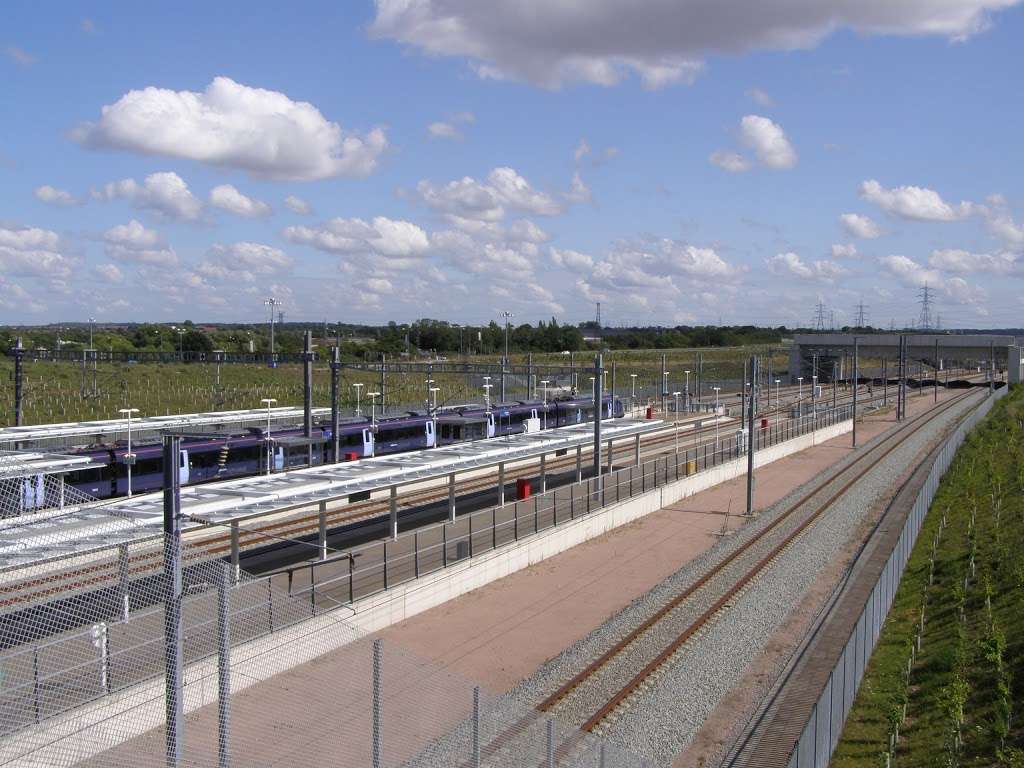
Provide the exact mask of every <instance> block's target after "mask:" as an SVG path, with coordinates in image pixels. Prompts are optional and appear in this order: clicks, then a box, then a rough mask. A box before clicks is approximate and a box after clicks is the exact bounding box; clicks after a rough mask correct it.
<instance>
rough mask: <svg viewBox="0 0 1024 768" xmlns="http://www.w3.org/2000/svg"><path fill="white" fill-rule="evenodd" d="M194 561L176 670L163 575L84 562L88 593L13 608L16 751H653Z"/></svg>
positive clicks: (18, 757)
mask: <svg viewBox="0 0 1024 768" xmlns="http://www.w3.org/2000/svg"><path fill="white" fill-rule="evenodd" d="M156 554H157V555H158V556H160V557H162V556H163V555H164V553H163V551H162V549H161V548H159V547H158V548H157V550H156ZM183 560H184V562H185V567H184V568H183V570H182V594H183V598H182V599H181V603H180V606H181V617H182V622H181V626H182V630H181V645H180V647H181V653H182V664H181V666H180V670H181V672H180V683H178V684H176V685H170V686H169V685H168V684H167V680H168V671H169V668H170V667H169V661H168V660H169V659H171V658H173V656H174V654H173V652H169V649H173V648H174V645H173V644H168V643H167V642H166V638H167V637H168V635H167V632H168V625H167V624H166V623H165V622H167V620H168V618H167V617H168V612H167V611H165V605H171V603H169V602H168V600H169V594H171V593H170V592H169V591H168V587H169V580H168V579H165V578H164V574H163V572H160V573H159V574H158V575H157V576H155V577H154V576H153V575H152V574H148V575H145V576H143V577H141V578H139V579H135V578H132V580H131V582H130V589H129V591H128V592H127V593H126V595H122V594H120V593H119V592H118V589H119V587H118V585H117V584H116V583H114V584H106V583H100V584H96V585H90V586H88V587H86V586H85V582H87V581H88V579H89V575H88V573H89V572H88V570H87V569H81V568H78V570H77V571H76V572H77V574H78V576H77V578H78V579H79V581H80V582H81V583H80V584H79V587H80V592H79V594H78V596H77V599H76V600H75V601H74V603H72V602H69V601H66V600H53V599H50V598H46V599H41V600H39V601H38V602H37V603H35V604H34V605H32V606H31V607H30V608H21V609H20V610H18V611H15V612H8V613H5V614H4V615H3V616H2V618H0V649H2V650H0V680H2V685H0V765H7V764H16V765H19V766H22V765H24V766H47V767H49V766H70V765H83V766H97V768H98V767H99V766H104V767H110V766H112V767H114V768H120V767H123V768H129V766H131V767H133V768H135V767H139V768H150V767H152V768H157V766H159V767H160V768H170V767H174V768H177V767H179V766H180V767H182V768H184V767H185V766H218V768H227V766H246V768H248V767H249V766H271V765H332V766H352V767H353V768H355V767H358V768H365V766H373V767H374V768H383V767H384V766H399V765H407V766H422V768H435V767H436V768H441V767H442V766H445V767H447V766H453V765H467V766H474V765H481V764H486V765H488V766H531V768H532V767H533V766H538V765H544V764H545V763H544V760H545V759H546V756H548V755H550V754H551V751H552V746H551V745H552V744H554V745H556V746H557V745H560V744H562V743H564V742H567V741H571V742H572V743H573V744H575V745H576V747H575V748H574V750H573V754H572V755H571V756H570V759H569V760H565V761H563V760H561V758H560V762H559V764H560V765H574V766H593V768H597V766H609V767H611V766H614V767H615V768H620V767H621V768H634V767H636V768H640V767H641V766H644V765H645V763H643V762H642V761H641V760H640V759H638V758H636V757H635V756H633V755H631V754H629V753H627V752H625V751H623V750H620V749H618V748H615V747H612V746H611V745H608V744H606V743H604V742H603V741H602V740H601V739H599V738H597V737H594V736H591V735H589V734H579V733H569V732H568V731H567V729H565V727H564V726H562V725H560V724H557V723H555V722H554V721H552V720H550V719H548V718H547V717H545V716H544V715H542V714H540V713H538V712H535V711H533V710H531V709H530V708H529V707H527V706H525V705H523V704H521V703H519V702H518V701H516V700H515V699H513V698H511V697H509V696H500V695H493V694H490V693H487V692H485V691H483V690H482V689H481V688H480V687H479V686H476V685H474V684H473V683H472V682H470V681H468V680H464V679H462V678H460V677H459V676H458V675H454V674H452V673H450V672H449V671H448V670H446V669H443V668H441V667H440V666H438V665H436V664H433V663H431V662H427V661H425V660H423V659H421V658H417V657H415V656H413V655H411V654H408V653H406V652H404V651H403V650H401V649H399V648H397V647H395V646H393V645H390V644H384V643H382V642H381V641H380V640H376V641H373V640H371V639H370V638H368V637H365V636H363V635H361V634H360V633H359V632H358V631H357V630H356V629H354V628H353V627H352V626H351V625H349V624H348V623H347V622H346V621H345V620H344V618H343V617H344V611H343V610H341V611H339V610H326V609H325V608H324V607H323V605H321V609H320V610H318V611H317V612H316V614H315V615H314V614H313V612H312V611H311V610H310V606H309V604H308V603H307V602H305V601H302V600H298V599H296V598H290V597H289V596H288V595H286V594H284V593H282V592H281V591H279V590H277V589H276V587H275V586H274V584H273V583H272V582H271V581H270V580H268V579H264V578H255V577H252V576H249V575H247V574H245V573H244V572H243V573H241V574H235V573H234V572H233V571H232V569H231V568H230V566H229V565H228V564H226V563H224V562H222V561H219V560H215V561H210V560H205V561H204V560H201V559H200V553H198V552H195V551H191V550H190V549H188V548H187V546H186V549H185V552H184V553H183ZM80 565H81V564H79V566H80ZM147 571H148V569H147ZM36 575H38V574H36ZM65 575H67V574H65ZM126 596H127V599H124V598H125V597H126ZM51 597H52V596H51ZM335 607H337V606H335ZM170 615H172V616H173V613H171V614H170ZM86 616H88V619H84V617H86ZM100 617H102V618H100ZM87 621H91V622H92V623H91V624H90V623H85V622H87ZM83 624H84V625H83ZM170 679H171V680H174V679H175V678H174V677H173V676H171V677H170ZM499 734H501V735H502V738H503V741H502V742H501V743H499V742H498V741H497V739H498V735H499ZM508 734H512V736H509V735H508ZM513 741H514V748H513V743H512V742H513ZM481 760H484V761H486V762H485V763H481Z"/></svg>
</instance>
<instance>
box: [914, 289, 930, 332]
mask: <svg viewBox="0 0 1024 768" xmlns="http://www.w3.org/2000/svg"><path fill="white" fill-rule="evenodd" d="M933 295H934V291H933V290H932V289H931V288H929V287H928V283H925V284H924V286H923V287H922V288H921V290H920V291H919V292H918V296H919V297H920V298H919V299H918V303H920V305H921V314H920V315H919V316H918V319H917V326H918V328H920V329H921V330H922V331H929V330H931V328H932V296H933Z"/></svg>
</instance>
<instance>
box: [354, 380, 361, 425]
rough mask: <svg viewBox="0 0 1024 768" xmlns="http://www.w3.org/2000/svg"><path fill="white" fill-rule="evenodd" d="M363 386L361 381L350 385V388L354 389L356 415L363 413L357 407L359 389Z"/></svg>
mask: <svg viewBox="0 0 1024 768" xmlns="http://www.w3.org/2000/svg"><path fill="white" fill-rule="evenodd" d="M363 386H364V385H363V384H362V382H360V383H357V384H353V385H352V388H353V389H355V391H356V416H357V417H359V416H362V415H363V412H362V411H361V410H360V409H359V390H361V389H362V388H363Z"/></svg>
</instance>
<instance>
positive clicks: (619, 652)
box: [485, 392, 971, 762]
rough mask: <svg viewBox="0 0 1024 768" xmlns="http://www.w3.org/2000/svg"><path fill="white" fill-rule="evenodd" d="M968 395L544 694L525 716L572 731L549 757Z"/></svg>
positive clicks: (860, 462)
mask: <svg viewBox="0 0 1024 768" xmlns="http://www.w3.org/2000/svg"><path fill="white" fill-rule="evenodd" d="M970 394H971V393H970V392H966V393H964V394H962V395H958V396H956V397H954V398H952V399H950V400H947V401H946V402H945V403H942V404H941V405H939V406H938V407H936V408H934V409H932V410H930V411H928V412H927V413H925V414H922V415H920V416H917V417H915V418H913V419H911V420H910V421H908V422H906V423H905V424H904V425H903V426H901V427H898V428H897V429H896V430H894V431H893V432H891V433H890V434H889V435H886V436H884V437H883V438H882V439H881V440H880V441H878V442H877V443H875V444H874V445H872V446H871V447H869V448H868V449H867V450H866V451H865V453H864V454H862V455H861V456H859V457H857V458H856V459H855V460H854V461H852V462H851V463H850V464H848V465H847V466H846V467H844V468H843V469H841V470H840V471H838V472H836V473H834V474H832V475H831V476H829V477H828V478H826V479H824V480H823V481H821V482H819V483H818V484H816V485H815V487H813V488H811V489H809V490H808V491H807V492H806V493H804V494H802V495H801V496H800V498H798V499H797V500H796V501H794V502H793V503H791V504H789V505H788V506H787V507H786V508H785V509H784V510H783V511H782V512H781V513H780V514H779V516H778V517H777V518H776V519H775V520H773V521H772V522H771V523H770V524H769V525H768V526H766V527H765V528H764V529H763V530H762V531H760V532H759V533H758V534H757V535H756V536H754V537H752V538H751V539H749V540H747V541H746V542H744V543H743V544H742V545H740V546H739V547H737V548H736V549H735V550H734V551H733V552H732V553H730V554H729V555H728V556H727V557H725V558H724V559H723V560H721V561H719V562H718V563H717V564H715V565H714V566H713V567H711V568H710V569H709V570H708V571H707V572H706V573H704V574H703V575H702V576H701V577H700V578H698V579H697V580H696V581H695V582H693V583H692V584H691V585H690V586H688V587H686V588H685V589H683V590H682V591H680V592H678V593H677V594H676V595H675V596H674V597H672V598H671V599H670V600H669V601H668V602H666V603H665V604H664V605H663V606H662V607H661V608H660V609H659V610H658V611H656V612H655V613H654V614H652V615H651V616H650V617H649V618H647V619H646V620H645V621H644V622H642V623H641V624H640V625H639V626H637V627H636V628H635V629H633V630H632V631H630V632H629V633H628V634H626V635H625V636H623V637H621V638H620V639H618V640H617V641H616V642H615V643H614V644H613V645H612V646H611V647H610V648H608V650H607V651H605V652H604V653H603V654H601V655H600V656H598V657H597V658H595V659H594V660H593V661H591V662H590V663H589V664H588V665H587V666H586V667H585V668H584V669H583V670H581V671H580V672H579V673H577V674H576V675H575V676H573V677H572V678H571V679H569V680H568V681H566V682H565V683H563V684H562V685H560V686H559V687H558V689H556V690H555V691H554V692H552V693H551V694H550V695H549V696H547V697H546V698H545V699H544V700H543V701H542V702H541V703H540V704H539V705H538V706H537V710H538V713H537V714H536V715H531V716H530V719H531V720H532V719H534V718H536V717H539V716H540V713H547V714H552V715H558V716H559V718H560V720H562V721H563V722H564V723H565V724H567V725H570V726H573V727H574V728H577V729H578V730H576V731H575V732H574V733H575V734H576V735H575V736H573V737H571V738H570V739H569V740H567V741H565V742H563V743H562V744H561V745H560V746H559V747H558V748H557V749H556V751H555V758H556V762H561V761H564V760H566V759H568V758H569V757H570V756H571V755H572V753H573V750H574V748H575V747H576V746H577V744H578V743H579V742H580V740H581V739H582V735H583V734H584V733H588V732H589V733H596V734H601V733H602V732H603V731H604V730H606V728H607V727H608V726H609V725H610V724H611V723H613V722H614V721H615V719H616V716H617V713H619V712H621V711H622V710H623V709H624V708H628V707H629V706H630V702H631V701H632V700H633V699H634V698H635V697H636V696H637V695H640V694H641V693H642V691H643V690H644V689H645V688H647V687H649V686H650V685H651V684H653V683H654V682H655V681H656V680H657V678H658V677H659V676H660V674H661V673H662V672H663V671H664V670H666V669H667V666H668V665H670V664H671V662H672V660H673V658H674V657H675V656H676V655H677V654H678V653H680V651H681V650H682V649H683V648H684V647H685V646H686V645H687V644H688V643H690V642H691V641H692V640H694V639H695V638H696V637H698V636H699V635H700V634H701V633H703V632H704V631H706V630H707V629H708V628H709V627H710V626H711V625H712V624H713V623H714V621H715V619H716V617H718V616H720V615H722V614H723V613H724V612H725V611H728V610H729V608H730V607H731V605H732V604H733V602H734V601H735V600H736V599H738V598H739V597H740V596H741V595H742V594H743V592H745V591H746V590H747V589H748V588H749V587H750V586H751V584H753V583H754V582H755V581H756V580H757V579H759V578H760V577H762V576H763V575H764V574H765V572H766V571H767V570H768V569H769V568H770V566H771V565H772V563H774V562H775V561H776V560H777V559H778V558H779V557H780V556H781V555H782V554H783V553H784V552H785V551H786V550H787V549H789V548H790V547H791V546H793V544H794V543H795V542H796V541H797V540H798V539H800V537H801V536H802V535H803V534H804V533H805V532H807V531H808V530H809V529H810V528H811V527H812V526H813V525H814V524H815V522H817V521H818V520H820V519H821V518H822V516H823V515H824V514H825V513H826V512H827V511H828V510H829V509H830V508H831V507H832V505H833V504H834V503H835V502H836V501H837V500H839V499H840V498H841V497H842V496H843V495H844V494H845V493H847V492H848V491H849V490H850V489H851V488H852V487H853V486H854V485H855V484H856V483H857V482H858V481H859V480H861V479H862V478H863V477H864V476H865V475H866V474H867V473H868V472H870V471H871V470H873V469H875V468H876V467H877V466H878V465H879V464H880V463H881V462H882V461H884V460H885V458H886V457H888V456H889V455H890V454H891V453H892V452H893V451H895V450H896V449H897V448H899V447H900V446H901V445H903V444H904V443H905V442H906V441H907V440H908V439H909V438H910V437H911V436H912V435H914V434H916V433H917V432H918V430H920V429H921V428H922V427H924V426H925V425H926V424H928V423H930V422H931V421H933V420H934V419H935V418H937V417H939V416H940V415H941V414H943V413H945V412H946V411H947V410H949V409H950V408H952V407H954V406H955V405H957V404H958V403H961V402H962V401H963V400H964V399H965V398H967V397H969V396H970ZM528 724H529V723H528V722H520V723H516V724H515V725H513V726H512V727H511V728H509V729H508V730H507V731H505V732H503V733H502V734H500V735H499V736H498V738H497V739H495V741H494V742H492V743H491V744H490V745H489V746H488V747H487V749H486V750H485V752H486V754H487V755H488V756H494V755H496V754H497V753H499V752H503V751H505V750H509V749H515V738H516V734H517V733H519V732H521V731H523V730H525V728H526V727H527V726H528Z"/></svg>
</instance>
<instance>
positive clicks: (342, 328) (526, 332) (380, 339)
mask: <svg viewBox="0 0 1024 768" xmlns="http://www.w3.org/2000/svg"><path fill="white" fill-rule="evenodd" d="M306 330H312V331H313V334H314V336H315V337H316V338H317V343H318V344H329V343H330V342H331V341H332V340H334V339H338V338H340V340H341V345H342V354H343V355H344V356H345V357H346V358H364V357H366V358H372V357H376V356H377V355H379V354H380V353H382V352H383V353H386V354H390V355H409V356H412V357H416V356H421V355H425V354H430V355H459V354H461V355H474V354H486V355H493V354H502V353H503V352H504V350H505V345H506V328H505V327H504V326H502V325H499V324H498V323H496V322H493V321H492V322H490V323H488V324H487V325H481V326H471V325H459V324H457V323H450V322H447V321H444V320H431V319H423V320H417V321H416V322H414V323H410V324H399V323H394V322H392V323H388V324H387V325H384V326H370V325H352V324H340V323H284V324H276V325H275V328H274V350H275V351H276V352H282V353H294V352H299V351H301V349H302V344H303V334H304V333H305V331H306ZM788 333H790V331H788V330H787V329H786V328H784V327H779V328H758V327H755V326H749V325H748V326H729V327H719V326H676V327H674V328H661V327H651V328H599V327H598V326H597V325H596V324H595V323H593V322H589V323H581V324H579V325H568V324H560V323H559V322H558V320H556V319H555V318H551V320H549V321H543V320H542V321H540V322H538V323H537V324H536V325H531V324H529V323H525V324H520V325H510V326H509V327H508V329H507V344H508V349H509V352H510V353H523V352H563V351H571V352H578V351H581V350H586V349H594V348H609V349H652V348H653V349H673V348H680V347H721V346H737V345H743V344H773V343H778V342H779V341H780V340H781V339H782V337H783V336H785V335H787V334H788ZM19 336H20V337H21V338H22V343H23V344H25V346H27V347H35V348H40V347H42V348H45V349H50V350H57V349H62V350H68V349H72V350H75V349H85V348H88V346H89V344H90V343H92V345H93V347H94V348H96V349H99V350H103V351H113V352H133V351H148V352H178V351H184V352H211V351H213V350H215V349H222V350H224V351H226V352H248V351H250V350H251V351H253V352H256V353H267V352H269V351H270V327H269V324H267V323H263V324H259V325H242V324H238V325H231V324H217V325H212V324H211V325H202V326H200V325H197V324H195V323H193V322H192V321H188V320H186V321H185V322H183V323H181V324H174V325H171V324H156V323H139V324H132V325H116V326H113V325H110V326H107V325H95V326H93V327H92V328H91V329H90V326H89V325H88V324H83V323H78V324H74V325H62V326H58V325H52V326H42V327H31V328H4V329H0V349H5V350H6V349H9V348H11V347H12V346H13V344H14V342H15V338H16V337H19ZM90 339H91V342H90Z"/></svg>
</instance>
